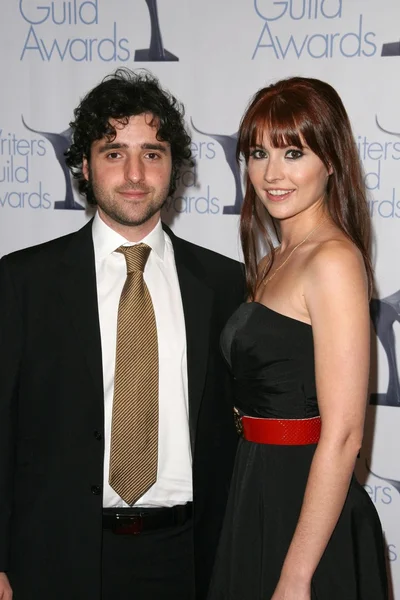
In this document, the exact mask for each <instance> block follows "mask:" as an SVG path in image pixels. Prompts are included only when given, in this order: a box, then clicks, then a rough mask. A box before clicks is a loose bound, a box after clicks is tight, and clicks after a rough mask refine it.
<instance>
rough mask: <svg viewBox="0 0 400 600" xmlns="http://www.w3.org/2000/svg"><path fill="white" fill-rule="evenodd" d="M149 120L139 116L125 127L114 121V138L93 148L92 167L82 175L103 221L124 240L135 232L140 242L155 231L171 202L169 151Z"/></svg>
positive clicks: (144, 116) (104, 140) (145, 115)
mask: <svg viewBox="0 0 400 600" xmlns="http://www.w3.org/2000/svg"><path fill="white" fill-rule="evenodd" d="M152 118H153V116H152V115H151V114H147V113H144V114H141V115H135V116H132V117H130V118H129V121H128V123H127V124H126V125H122V124H120V123H118V121H115V120H114V119H111V120H110V123H111V124H112V125H113V126H114V127H115V129H116V134H117V135H116V138H115V140H113V141H112V142H108V141H107V139H105V138H103V139H101V140H96V141H95V142H93V144H92V147H91V152H90V164H89V163H88V161H87V159H86V158H85V159H84V161H83V174H84V177H85V179H87V180H88V181H90V183H91V184H92V188H93V193H94V196H95V198H96V202H97V204H98V210H99V214H100V217H101V218H102V219H103V221H105V222H106V223H107V224H108V225H109V226H110V227H112V228H113V229H114V230H116V231H118V232H120V233H122V235H125V237H128V236H127V235H126V232H127V228H130V229H129V231H130V232H131V233H132V231H133V230H135V228H137V232H139V231H140V234H141V237H143V236H144V235H147V233H149V232H150V231H151V230H152V229H153V227H154V226H155V225H156V223H157V221H158V219H159V217H160V211H161V208H162V206H163V204H164V202H165V200H166V199H167V197H168V191H169V187H170V180H171V169H172V160H171V148H170V145H169V143H168V142H163V141H159V140H158V139H157V137H156V136H157V129H158V128H157V122H156V120H154V124H153V125H151V121H152Z"/></svg>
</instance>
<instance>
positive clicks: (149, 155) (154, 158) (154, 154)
mask: <svg viewBox="0 0 400 600" xmlns="http://www.w3.org/2000/svg"><path fill="white" fill-rule="evenodd" d="M146 156H147V158H150V160H157V158H160V156H159V155H158V154H156V153H155V152H148V153H147V154H146Z"/></svg>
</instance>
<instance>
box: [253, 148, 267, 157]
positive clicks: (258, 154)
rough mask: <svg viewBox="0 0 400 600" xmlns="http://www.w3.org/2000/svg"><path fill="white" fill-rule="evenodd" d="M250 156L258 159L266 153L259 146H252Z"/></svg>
mask: <svg viewBox="0 0 400 600" xmlns="http://www.w3.org/2000/svg"><path fill="white" fill-rule="evenodd" d="M250 156H251V158H255V159H260V158H265V157H266V153H265V151H264V150H260V148H254V150H251V152H250Z"/></svg>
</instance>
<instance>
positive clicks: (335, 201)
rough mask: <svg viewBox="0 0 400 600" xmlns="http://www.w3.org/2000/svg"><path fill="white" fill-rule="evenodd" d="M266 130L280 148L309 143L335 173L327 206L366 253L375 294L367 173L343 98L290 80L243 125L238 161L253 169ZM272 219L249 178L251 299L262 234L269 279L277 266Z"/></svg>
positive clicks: (245, 242)
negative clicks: (251, 159)
mask: <svg viewBox="0 0 400 600" xmlns="http://www.w3.org/2000/svg"><path fill="white" fill-rule="evenodd" d="M265 131H267V132H268V138H269V141H270V143H271V144H272V146H274V147H276V148H282V147H286V146H292V145H293V146H297V147H299V148H301V147H302V146H303V145H304V142H305V143H306V144H307V146H308V147H309V148H310V149H311V150H312V151H313V152H314V153H315V154H316V155H317V156H318V157H319V158H320V160H321V161H322V162H323V163H324V165H325V167H326V168H327V169H332V170H333V172H332V174H331V175H330V176H329V180H328V187H327V194H326V206H327V209H328V212H329V214H330V216H331V218H332V220H333V221H334V223H336V225H337V226H338V227H339V229H341V231H343V233H344V234H345V235H346V236H347V237H348V238H349V239H350V240H351V241H352V242H353V243H354V244H355V245H356V246H357V248H358V249H359V250H360V252H361V254H362V256H363V259H364V263H365V269H366V272H367V277H368V283H369V288H370V290H371V289H372V280H373V273H372V265H371V259H370V254H369V247H370V237H371V223H370V216H369V211H368V204H367V200H366V192H365V185H364V178H363V172H362V167H361V163H360V159H359V156H358V152H357V146H356V143H355V141H354V137H353V133H352V129H351V125H350V121H349V117H348V115H347V113H346V110H345V108H344V106H343V103H342V101H341V99H340V97H339V95H338V93H337V92H336V91H335V90H334V89H333V87H332V86H330V85H329V84H328V83H325V82H323V81H320V80H318V79H309V78H305V77H292V78H290V79H284V80H282V81H278V82H277V83H275V84H273V85H270V86H268V87H265V88H263V89H261V90H259V91H258V92H257V93H256V94H255V96H254V97H253V99H252V100H251V102H250V104H249V107H248V108H247V110H246V112H245V114H244V115H243V118H242V120H241V123H240V128H239V136H238V145H237V159H238V160H240V159H241V157H243V158H244V160H245V163H246V165H247V163H248V160H249V155H250V149H251V148H253V147H254V146H256V145H257V144H260V143H261V142H262V138H263V135H264V132H265ZM267 215H268V213H267V211H266V209H265V208H264V206H263V205H262V203H261V202H260V200H259V199H258V198H257V195H256V193H255V190H254V187H253V185H252V183H251V181H250V179H249V176H248V174H247V173H246V193H245V197H244V201H243V206H242V211H241V218H240V236H241V242H242V249H243V255H244V261H245V264H246V273H247V275H246V277H247V287H248V293H249V297H250V299H251V300H254V297H255V293H256V290H257V287H258V285H259V284H260V276H259V275H258V271H257V265H258V252H257V248H258V245H259V241H260V235H261V237H262V239H263V241H264V242H265V243H266V244H267V246H268V248H269V252H270V256H271V260H270V261H269V265H268V269H267V270H266V272H265V273H263V275H262V277H263V278H264V277H266V275H267V273H268V272H269V270H270V269H271V267H272V264H273V261H274V255H275V252H274V245H273V240H272V237H271V232H270V230H269V227H268V226H266V224H265V217H266V216H267ZM271 224H272V225H273V226H275V224H274V223H271ZM275 230H276V227H275Z"/></svg>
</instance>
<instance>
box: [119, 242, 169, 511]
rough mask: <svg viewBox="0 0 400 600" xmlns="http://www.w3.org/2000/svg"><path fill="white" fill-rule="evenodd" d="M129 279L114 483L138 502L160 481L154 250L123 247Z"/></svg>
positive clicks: (122, 312) (123, 307) (123, 308)
mask: <svg viewBox="0 0 400 600" xmlns="http://www.w3.org/2000/svg"><path fill="white" fill-rule="evenodd" d="M117 252H121V253H122V254H123V255H124V256H125V260H126V265H127V277H126V281H125V285H124V288H123V290H122V294H121V298H120V301H119V308H118V324H117V352H116V360H115V379H114V401H113V411H112V424H111V454H110V475H109V483H110V485H111V487H112V488H113V489H114V490H115V491H116V492H117V494H118V495H119V496H120V497H121V498H122V499H123V500H124V501H125V502H126V503H127V504H130V505H132V504H134V503H135V502H136V501H137V500H138V499H139V498H140V497H141V496H143V494H144V493H145V492H146V491H147V490H148V489H149V488H150V487H151V486H152V485H153V484H154V483H155V482H156V479H157V457H158V343H157V327H156V319H155V315H154V309H153V303H152V301H151V296H150V293H149V290H148V289H147V285H146V283H145V281H144V278H143V271H144V267H145V264H146V261H147V258H148V256H149V254H150V252H151V248H150V247H149V246H147V245H146V244H137V245H135V246H120V247H119V248H118V249H117Z"/></svg>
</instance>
